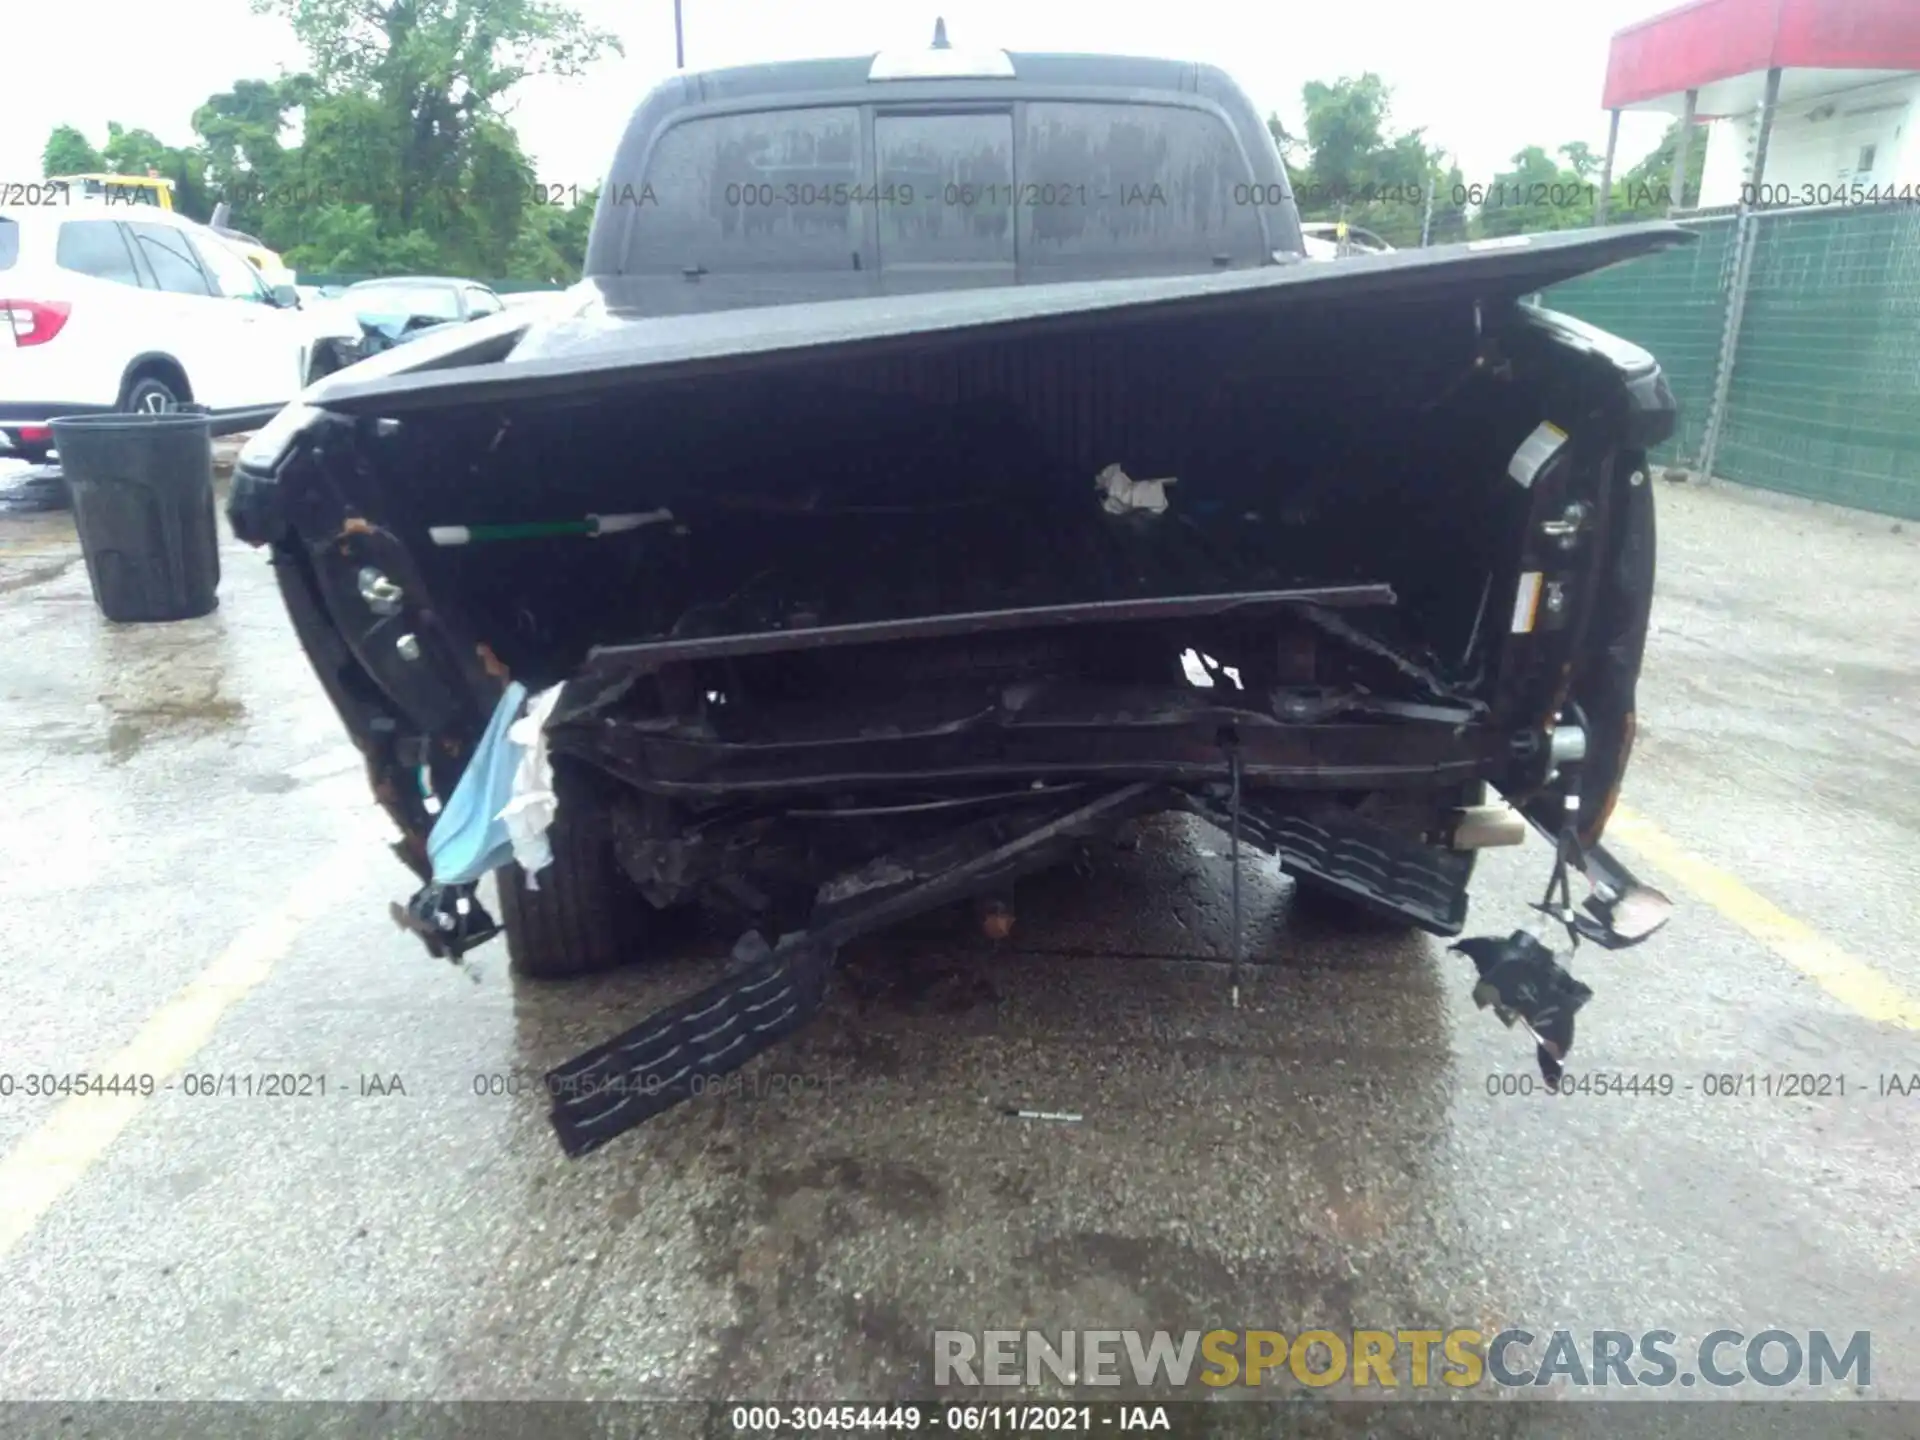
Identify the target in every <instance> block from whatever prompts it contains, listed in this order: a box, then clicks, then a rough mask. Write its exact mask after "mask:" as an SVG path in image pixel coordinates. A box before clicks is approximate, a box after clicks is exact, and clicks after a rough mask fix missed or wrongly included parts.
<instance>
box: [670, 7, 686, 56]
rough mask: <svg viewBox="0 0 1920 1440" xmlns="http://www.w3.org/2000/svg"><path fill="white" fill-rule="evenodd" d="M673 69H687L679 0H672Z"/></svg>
mask: <svg viewBox="0 0 1920 1440" xmlns="http://www.w3.org/2000/svg"><path fill="white" fill-rule="evenodd" d="M673 68H674V69H676V70H684V69H686V68H687V42H686V38H685V35H684V32H682V30H681V29H680V0H673Z"/></svg>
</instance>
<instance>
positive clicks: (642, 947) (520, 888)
mask: <svg viewBox="0 0 1920 1440" xmlns="http://www.w3.org/2000/svg"><path fill="white" fill-rule="evenodd" d="M553 769H554V776H553V781H554V791H555V793H556V794H557V795H558V796H559V799H560V804H559V809H558V811H557V812H556V813H555V815H554V820H553V827H552V828H551V829H550V830H548V831H547V843H548V844H549V845H550V846H552V848H553V863H552V864H551V865H549V866H547V867H546V869H544V870H542V871H541V872H540V873H539V876H538V877H537V878H538V880H539V883H540V888H539V889H538V890H535V889H532V888H530V887H529V886H528V883H527V881H528V876H527V873H526V872H525V871H524V870H522V869H521V868H520V866H519V865H518V864H516V863H513V862H509V863H507V864H505V865H502V866H501V867H500V869H499V870H498V871H497V872H496V874H497V876H498V878H499V884H500V920H501V924H502V925H503V926H504V927H505V928H506V932H507V954H508V956H509V957H510V959H511V960H512V964H513V968H514V970H515V971H517V972H518V973H519V974H522V975H525V976H528V977H529V978H532V979H538V980H566V979H571V978H573V977H575V976H579V975H593V974H598V973H600V972H602V971H606V970H612V969H614V968H616V967H618V966H620V965H625V964H631V963H632V962H634V961H635V960H638V959H641V958H643V957H644V955H645V954H646V950H647V941H648V939H649V931H650V929H651V922H652V920H653V916H654V913H655V912H654V911H653V907H652V906H650V905H648V904H647V902H646V899H645V897H644V896H642V895H641V894H640V892H639V891H638V890H637V889H636V888H634V885H633V883H632V882H631V881H630V880H628V879H627V877H626V875H625V873H624V872H623V871H622V870H621V869H620V863H619V861H618V860H616V859H615V858H614V853H613V830H612V826H611V825H610V823H609V821H608V816H607V807H606V802H605V801H604V799H603V798H602V797H601V796H600V794H599V793H597V789H596V782H595V777H594V776H593V775H592V774H591V772H582V771H580V770H577V769H575V768H574V767H572V766H570V765H568V764H567V763H566V761H565V760H564V759H557V760H556V761H555V763H554V767H553ZM599 783H601V784H604V783H606V782H604V781H601V782H599Z"/></svg>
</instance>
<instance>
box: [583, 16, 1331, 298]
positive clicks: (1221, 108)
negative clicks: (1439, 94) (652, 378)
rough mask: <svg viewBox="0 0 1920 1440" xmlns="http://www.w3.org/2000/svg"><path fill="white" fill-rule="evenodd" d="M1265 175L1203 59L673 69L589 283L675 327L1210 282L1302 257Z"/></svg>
mask: <svg viewBox="0 0 1920 1440" xmlns="http://www.w3.org/2000/svg"><path fill="white" fill-rule="evenodd" d="M1303 248H1304V247H1303V245H1302V242H1301V235H1300V224H1299V217H1298V213H1297V211H1296V210H1295V208H1294V202H1293V195H1292V191H1291V189H1290V188H1289V186H1288V183H1287V175H1286V167H1285V166H1284V165H1283V164H1282V163H1281V159H1280V154H1279V151H1278V149H1277V148H1276V147H1275V145H1274V142H1273V137H1272V136H1271V134H1270V133H1269V132H1268V130H1267V128H1266V126H1265V125H1264V124H1263V123H1262V122H1261V120H1260V117H1259V115H1258V113H1257V112H1256V111H1255V109H1254V107H1253V105H1252V102H1251V101H1249V100H1248V98H1247V96H1246V95H1245V93H1244V92H1242V91H1241V89H1240V88H1239V87H1238V86H1237V85H1236V84H1234V82H1233V81H1232V80H1231V79H1229V78H1228V76H1227V75H1226V74H1225V73H1224V72H1222V71H1220V70H1217V69H1215V68H1213V67H1211V66H1207V65H1197V64H1188V63H1183V62H1180V61H1175V60H1163V59H1136V58H1128V57H1120V56H1104V55H1073V54H1028V53H1011V54H1010V53H1008V52H1005V51H1001V50H987V51H966V50H960V49H955V48H952V47H951V46H950V45H947V44H946V43H945V34H944V28H942V29H941V30H940V31H939V32H938V33H937V34H936V39H935V44H934V46H933V47H932V48H930V49H928V50H924V51H908V52H899V53H889V52H882V53H880V54H878V55H874V56H869V57H852V58H847V59H834V60H807V61H794V62H783V63H779V64H768V65H753V66H745V67H740V68H736V69H727V70H717V71H711V72H707V73H704V74H692V75H685V76H680V77H676V78H675V79H674V80H670V81H668V82H667V83H665V84H664V85H662V86H661V87H659V88H658V89H657V90H655V91H654V92H653V93H652V94H651V95H650V96H648V97H647V99H646V100H645V101H644V102H643V103H642V104H641V105H640V106H639V107H638V108H637V109H636V110H635V112H634V114H633V117H632V119H631V120H630V121H629V123H628V125H627V129H626V133H625V135H624V137H623V138H622V140H621V142H620V145H619V147H618V150H617V152H616V154H615V156H614V159H613V163H612V165H611V166H610V168H609V171H608V175H607V181H606V184H605V186H604V188H603V189H602V191H601V193H600V198H599V204H598V208H597V211H596V214H595V218H594V226H593V231H592V235H591V238H590V240H589V243H588V248H587V257H586V275H587V278H588V279H590V280H594V281H597V282H599V284H600V287H601V289H602V290H603V291H604V292H605V293H607V294H608V296H609V297H610V299H612V300H613V301H614V302H615V303H616V305H619V306H621V307H623V308H624V307H631V308H633V309H636V310H640V311H643V312H647V313H655V314H675V313H693V312H703V311H711V310H719V309H733V308H739V307H745V306H759V305H779V304H792V303H797V302H805V301H810V300H835V299H854V298H860V297H869V296H882V295H897V294H906V293H913V292H920V291H928V290H951V289H965V288H973V287H986V286H1004V285H1009V284H1028V283H1046V282H1049V281H1062V280H1114V279H1128V278H1138V277H1146V276H1165V275H1191V274H1211V273H1216V272H1221V271H1231V270H1243V269H1251V268H1255V267H1259V266H1264V265H1271V264H1274V263H1276V258H1279V259H1282V260H1287V261H1291V260H1292V259H1294V258H1295V257H1297V256H1299V255H1300V254H1301V253H1302V251H1303Z"/></svg>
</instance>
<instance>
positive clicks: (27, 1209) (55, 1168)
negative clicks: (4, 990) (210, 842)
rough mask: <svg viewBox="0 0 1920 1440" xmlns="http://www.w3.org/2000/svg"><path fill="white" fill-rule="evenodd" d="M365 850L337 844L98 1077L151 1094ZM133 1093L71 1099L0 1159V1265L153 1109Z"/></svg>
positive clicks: (263, 973) (330, 896) (350, 877)
mask: <svg viewBox="0 0 1920 1440" xmlns="http://www.w3.org/2000/svg"><path fill="white" fill-rule="evenodd" d="M365 853H366V847H365V846H364V845H356V844H346V845H341V846H338V847H336V848H335V850H334V851H333V853H332V854H331V855H329V856H328V858H327V859H326V860H325V861H323V862H322V863H321V865H320V866H319V868H318V869H316V870H313V871H311V872H309V873H308V874H307V875H306V876H305V877H304V878H303V879H302V881H301V883H300V884H299V885H298V886H297V887H295V889H294V891H293V893H292V894H291V895H289V896H288V897H287V900H286V902H285V903H284V904H282V905H281V906H280V907H279V908H278V909H276V910H275V911H274V912H273V913H272V914H270V915H267V916H265V917H264V918H262V919H260V920H258V921H256V922H255V923H254V924H252V925H250V926H248V927H247V928H246V929H245V930H243V931H242V932H241V933H240V934H239V935H238V936H237V937H235V939H234V941H233V943H232V944H231V945H229V946H227V948H226V949H225V950H223V951H221V953H220V954H219V955H218V956H217V957H216V958H215V959H214V960H213V962H212V963H211V964H209V965H208V966H207V967H206V969H204V970H202V971H201V972H200V973H199V974H198V975H196V976H195V977H194V978H193V980H192V981H190V982H189V983H188V984H187V986H186V988H185V989H183V990H181V991H180V992H179V993H178V994H176V995H175V996H174V997H173V998H172V999H171V1000H169V1001H168V1002H167V1003H166V1004H165V1005H163V1006H161V1007H160V1009H158V1010H157V1011H155V1012H154V1013H153V1014H152V1015H150V1016H148V1017H147V1020H146V1022H145V1023H144V1024H143V1025H141V1027H140V1029H139V1031H138V1033H136V1034H135V1035H134V1037H133V1039H132V1040H131V1041H129V1042H128V1043H127V1045H126V1046H125V1047H124V1048H123V1049H121V1050H120V1052H119V1053H118V1054H116V1055H113V1056H110V1057H109V1058H107V1059H105V1060H103V1061H101V1062H100V1063H98V1064H97V1065H94V1066H92V1067H91V1073H93V1074H95V1075H103V1076H125V1075H134V1076H142V1075H151V1076H153V1077H154V1095H155V1096H156V1097H157V1096H159V1095H161V1094H164V1093H165V1092H164V1091H163V1090H162V1089H161V1088H160V1087H162V1086H164V1085H165V1084H166V1083H167V1081H168V1080H169V1079H170V1078H172V1077H173V1076H175V1075H177V1074H179V1072H180V1071H181V1070H182V1069H184V1068H185V1067H186V1065H187V1063H188V1062H189V1061H191V1060H192V1059H193V1057H194V1056H195V1055H196V1054H197V1053H199V1051H200V1048H201V1047H202V1046H203V1045H205V1044H206V1043H207V1041H208V1040H209V1039H211V1038H212V1037H213V1032H214V1030H215V1029H216V1028H217V1027H218V1026H219V1024H220V1021H221V1018H222V1017H223V1016H225V1015H226V1013H227V1012H228V1011H229V1010H231V1009H232V1008H233V1007H234V1006H235V1005H237V1004H239V1003H240V1001H241V1000H243V999H245V998H246V996H247V994H248V992H250V991H251V990H252V989H253V988H254V987H255V986H256V985H258V984H259V983H260V982H261V981H262V980H265V979H266V978H267V976H268V975H270V974H272V973H273V967H274V965H275V964H276V963H277V962H278V961H279V960H280V959H281V958H282V957H283V956H285V955H286V953H287V951H289V950H290V949H292V948H293V942H294V941H295V940H296V939H297V938H298V937H299V934H300V932H301V930H302V929H304V928H305V927H306V925H307V924H308V923H310V922H311V921H312V920H313V919H314V918H315V917H316V916H318V915H319V914H320V913H321V911H323V910H325V909H326V908H327V907H328V906H330V905H333V904H336V903H338V902H339V901H340V900H341V899H342V898H343V897H344V896H345V895H346V894H347V893H348V892H349V890H350V888H351V886H352V884H353V883H354V881H355V880H356V879H357V878H358V875H359V871H360V866H361V862H362V860H363V858H364V855H365ZM151 1103H152V1101H151V1100H150V1099H148V1098H145V1097H142V1096H139V1095H101V1094H87V1095H74V1096H71V1097H70V1098H68V1099H65V1100H62V1101H61V1102H60V1104H59V1105H58V1107H56V1108H55V1109H54V1111H53V1113H52V1114H50V1115H48V1116H47V1118H46V1119H45V1120H43V1121H42V1122H41V1123H40V1126H39V1128H37V1129H36V1130H34V1131H33V1132H32V1133H31V1134H30V1135H28V1136H26V1138H24V1139H23V1140H21V1141H20V1142H19V1144H17V1145H15V1146H14V1147H13V1149H12V1150H10V1151H8V1152H7V1154H6V1156H5V1157H4V1158H0V1260H4V1259H5V1258H6V1257H7V1255H8V1254H9V1253H10V1252H11V1251H12V1250H13V1247H14V1246H15V1245H17V1244H19V1243H20V1241H21V1240H22V1239H23V1238H24V1237H25V1236H26V1235H28V1234H29V1233H30V1232H31V1231H32V1230H33V1227H34V1226H35V1225H37V1224H39V1222H40V1219H41V1217H42V1216H44V1215H45V1214H46V1213H47V1212H48V1211H49V1210H51V1209H52V1208H53V1206H54V1205H55V1204H56V1203H57V1202H58V1201H59V1199H60V1197H61V1196H62V1195H64V1194H66V1193H67V1191H68V1190H70V1189H72V1188H73V1186H74V1185H75V1184H76V1183H77V1182H78V1181H79V1180H80V1178H81V1177H82V1176H83V1175H85V1174H86V1172H87V1171H88V1170H89V1169H90V1168H91V1167H92V1166H93V1164H94V1163H95V1162H96V1161H97V1160H99V1158H100V1157H101V1156H102V1155H104V1154H105V1153H106V1151H107V1147H108V1146H110V1145H112V1144H113V1142H114V1141H115V1140H116V1139H118V1138H119V1135H120V1132H121V1131H123V1130H125V1129H126V1128H127V1126H128V1125H130V1124H132V1123H133V1119H134V1117H135V1116H136V1115H138V1114H139V1113H140V1112H141V1110H143V1109H144V1108H146V1106H147V1105H149V1104H151Z"/></svg>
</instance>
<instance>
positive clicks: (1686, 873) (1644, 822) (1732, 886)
mask: <svg viewBox="0 0 1920 1440" xmlns="http://www.w3.org/2000/svg"><path fill="white" fill-rule="evenodd" d="M1607 839H1608V840H1609V841H1614V840H1617V841H1619V842H1620V843H1621V844H1623V845H1625V846H1626V847H1627V848H1628V849H1630V850H1633V851H1635V852H1637V853H1638V854H1640V855H1643V856H1645V857H1646V858H1647V860H1648V861H1649V862H1650V863H1651V864H1652V865H1653V866H1654V867H1655V868H1657V869H1659V870H1662V871H1664V872H1665V873H1666V874H1668V875H1670V876H1672V877H1673V879H1674V880H1676V881H1678V882H1679V884H1680V885H1681V886H1682V887H1683V888H1685V889H1686V890H1688V891H1690V892H1691V893H1692V894H1693V896H1694V898H1695V899H1698V900H1701V901H1704V902H1705V903H1706V904H1708V905H1711V906H1712V907H1713V908H1714V909H1715V910H1718V911H1719V912H1720V913H1721V914H1722V915H1724V916H1726V917H1727V919H1729V920H1731V921H1732V922H1733V923H1734V924H1736V925H1738V926H1739V927H1740V928H1741V929H1742V930H1744V931H1746V932H1747V933H1748V934H1749V935H1751V936H1753V938H1754V939H1756V940H1758V941H1759V942H1760V943H1761V944H1763V945H1765V946H1766V947H1767V948H1768V949H1769V950H1771V951H1773V953H1774V954H1776V955H1778V956H1779V957H1780V958H1781V959H1782V960H1784V961H1786V962H1787V963H1788V964H1789V965H1791V966H1793V968H1794V969H1796V970H1798V971H1799V972H1800V973H1801V974H1802V975H1805V976H1806V977H1807V978H1808V979H1809V980H1812V981H1813V982H1814V983H1815V984H1817V985H1818V986H1819V987H1820V988H1821V989H1822V990H1825V991H1826V992H1827V993H1828V994H1829V995H1831V996H1833V998H1834V999H1836V1000H1838V1001H1839V1002H1840V1003H1841V1004H1842V1005H1845V1006H1846V1007H1847V1008H1848V1009H1850V1010H1853V1011H1855V1012H1857V1013H1858V1014H1861V1015H1864V1016H1866V1017H1867V1019H1869V1020H1877V1021H1879V1022H1880V1023H1881V1024H1883V1025H1898V1026H1901V1027H1902V1028H1904V1029H1907V1030H1920V1000H1916V999H1914V997H1913V996H1911V995H1909V994H1908V993H1907V992H1906V991H1905V990H1903V989H1901V988H1900V986H1898V985H1897V984H1895V983H1894V982H1893V981H1892V980H1890V979H1888V978H1887V977H1886V976H1885V975H1883V974H1881V973H1880V971H1878V970H1876V969H1875V968H1874V967H1873V966H1871V965H1869V964H1868V963H1867V962H1866V961H1864V960H1860V959H1857V958H1855V957H1854V956H1852V955H1849V954H1848V953H1847V952H1846V951H1845V950H1843V949H1841V948H1840V947H1839V946H1838V945H1836V944H1834V943H1833V941H1831V940H1829V939H1827V938H1826V937H1825V936H1824V935H1821V934H1819V933H1818V932H1817V931H1815V930H1813V929H1811V928H1810V927H1808V926H1806V925H1804V924H1802V923H1801V922H1800V921H1798V920H1796V919H1794V918H1793V917H1792V916H1791V915H1789V914H1787V913H1786V911H1784V910H1782V909H1780V908H1779V907H1778V906H1776V905H1775V904H1774V903H1773V902H1772V901H1770V900H1768V899H1766V898H1765V897H1764V896H1762V895H1758V894H1756V893H1755V892H1754V891H1752V890H1749V889H1748V888H1747V887H1746V886H1745V885H1743V884H1741V883H1740V882H1739V881H1738V880H1736V879H1735V878H1734V877H1733V876H1732V875H1729V874H1728V873H1727V872H1726V871H1724V870H1722V869H1720V868H1719V866H1717V865H1712V864H1709V863H1708V862H1707V861H1705V860H1702V859H1701V858H1700V857H1699V856H1697V855H1694V854H1692V853H1691V852H1690V851H1688V850H1687V849H1685V848H1684V847H1683V846H1682V845H1681V844H1680V842H1679V841H1677V840H1675V839H1674V838H1673V837H1672V836H1670V835H1668V834H1667V833H1666V832H1665V831H1664V830H1662V829H1661V828H1660V827H1659V826H1658V825H1655V824H1654V823H1653V822H1652V821H1651V820H1648V819H1647V818H1645V817H1644V816H1642V815H1638V814H1635V813H1633V812H1631V811H1629V810H1628V809H1627V807H1626V806H1624V805H1621V806H1617V807H1616V808H1615V809H1614V812H1613V818H1612V819H1611V820H1610V821H1609V822H1608V823H1607Z"/></svg>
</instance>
